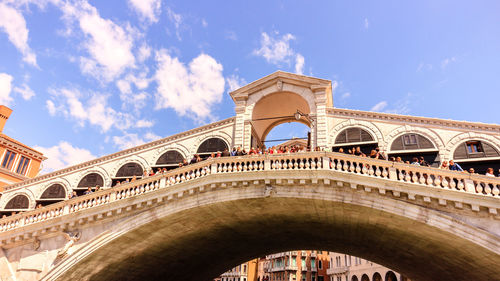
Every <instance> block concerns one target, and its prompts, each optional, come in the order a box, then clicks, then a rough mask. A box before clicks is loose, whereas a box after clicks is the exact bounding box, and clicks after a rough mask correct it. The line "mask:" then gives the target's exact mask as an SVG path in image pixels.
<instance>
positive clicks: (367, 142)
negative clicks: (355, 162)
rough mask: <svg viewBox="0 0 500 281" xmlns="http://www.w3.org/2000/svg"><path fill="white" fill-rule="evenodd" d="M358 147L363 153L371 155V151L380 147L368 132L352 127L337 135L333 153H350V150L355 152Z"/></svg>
mask: <svg viewBox="0 0 500 281" xmlns="http://www.w3.org/2000/svg"><path fill="white" fill-rule="evenodd" d="M358 146H359V147H360V149H361V152H363V153H364V154H366V155H370V153H371V151H372V150H375V149H376V148H377V147H378V142H377V141H376V140H375V138H374V137H373V136H372V134H371V133H370V132H368V131H367V130H365V129H362V128H359V127H352V128H347V129H344V130H342V131H341V132H340V133H339V134H338V135H337V137H336V138H335V142H334V145H333V148H332V151H335V152H338V151H341V152H344V153H349V150H351V151H353V150H355V149H356V147H358Z"/></svg>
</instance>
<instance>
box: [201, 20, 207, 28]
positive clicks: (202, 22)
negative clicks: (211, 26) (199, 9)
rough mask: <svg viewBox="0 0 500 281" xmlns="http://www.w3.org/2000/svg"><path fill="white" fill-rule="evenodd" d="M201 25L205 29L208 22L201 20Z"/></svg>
mask: <svg viewBox="0 0 500 281" xmlns="http://www.w3.org/2000/svg"><path fill="white" fill-rule="evenodd" d="M201 25H202V26H203V27H207V26H208V22H207V21H206V20H205V19H201Z"/></svg>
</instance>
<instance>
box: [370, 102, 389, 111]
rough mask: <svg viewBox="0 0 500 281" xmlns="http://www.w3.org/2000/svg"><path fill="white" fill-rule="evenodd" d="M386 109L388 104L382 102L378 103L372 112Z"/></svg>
mask: <svg viewBox="0 0 500 281" xmlns="http://www.w3.org/2000/svg"><path fill="white" fill-rule="evenodd" d="M386 107H387V102H386V101H381V102H379V103H377V104H376V105H374V106H373V107H372V108H371V109H370V110H371V111H382V110H384V108H386Z"/></svg>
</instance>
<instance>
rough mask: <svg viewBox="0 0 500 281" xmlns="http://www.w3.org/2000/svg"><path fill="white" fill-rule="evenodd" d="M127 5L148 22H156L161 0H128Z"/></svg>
mask: <svg viewBox="0 0 500 281" xmlns="http://www.w3.org/2000/svg"><path fill="white" fill-rule="evenodd" d="M128 3H129V5H130V6H131V7H132V8H133V9H135V11H136V12H137V13H138V14H139V15H140V16H141V19H143V20H144V19H147V20H148V21H149V22H158V17H159V16H160V12H161V0H128Z"/></svg>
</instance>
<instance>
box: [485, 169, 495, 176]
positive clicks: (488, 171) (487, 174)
mask: <svg viewBox="0 0 500 281" xmlns="http://www.w3.org/2000/svg"><path fill="white" fill-rule="evenodd" d="M485 175H486V176H488V177H494V176H495V174H493V168H488V169H487V170H486V174H485Z"/></svg>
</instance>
